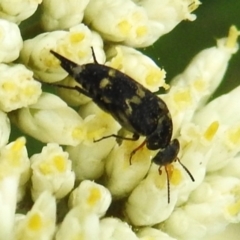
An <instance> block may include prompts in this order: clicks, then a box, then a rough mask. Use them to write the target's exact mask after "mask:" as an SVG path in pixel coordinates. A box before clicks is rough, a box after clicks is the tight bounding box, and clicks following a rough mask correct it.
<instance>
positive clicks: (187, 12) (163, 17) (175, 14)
mask: <svg viewBox="0 0 240 240" xmlns="http://www.w3.org/2000/svg"><path fill="white" fill-rule="evenodd" d="M133 1H135V2H136V3H137V4H138V5H140V6H142V7H143V8H144V9H145V11H146V12H147V15H148V17H149V19H150V20H152V21H155V22H158V23H160V24H161V26H162V28H160V31H159V33H158V37H160V36H162V35H164V34H166V33H168V32H170V31H171V30H172V29H173V28H174V27H176V26H177V25H178V24H179V23H180V22H181V21H183V20H189V21H194V20H195V19H196V15H195V14H192V13H191V12H192V11H194V10H196V9H197V8H198V6H199V5H200V4H201V3H200V1H198V0H165V1H158V0H133Z"/></svg>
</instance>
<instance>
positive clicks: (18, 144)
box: [11, 137, 26, 152]
mask: <svg viewBox="0 0 240 240" xmlns="http://www.w3.org/2000/svg"><path fill="white" fill-rule="evenodd" d="M25 144H26V139H25V138H24V137H21V138H18V139H17V140H16V141H15V142H14V144H13V145H12V147H11V150H12V151H13V152H19V151H21V150H22V148H23V147H24V146H25Z"/></svg>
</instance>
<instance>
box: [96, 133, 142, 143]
mask: <svg viewBox="0 0 240 240" xmlns="http://www.w3.org/2000/svg"><path fill="white" fill-rule="evenodd" d="M110 137H115V138H117V139H121V140H129V141H137V140H138V139H139V135H138V134H135V133H134V134H133V136H132V137H131V138H130V137H123V136H120V135H117V134H110V135H107V136H104V137H102V138H99V139H97V140H93V141H94V142H99V141H102V140H103V139H106V138H110Z"/></svg>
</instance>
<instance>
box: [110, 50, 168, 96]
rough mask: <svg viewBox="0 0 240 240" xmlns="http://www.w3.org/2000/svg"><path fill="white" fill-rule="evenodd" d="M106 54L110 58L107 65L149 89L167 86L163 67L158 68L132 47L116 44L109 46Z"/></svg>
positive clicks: (154, 89)
mask: <svg viewBox="0 0 240 240" xmlns="http://www.w3.org/2000/svg"><path fill="white" fill-rule="evenodd" d="M106 55H107V58H111V61H110V62H107V65H109V66H110V67H113V68H116V69H118V70H120V71H121V72H124V73H126V74H127V75H129V76H130V77H132V78H133V79H134V80H136V81H138V82H139V83H141V84H142V85H143V86H144V87H146V88H147V89H149V90H150V91H152V92H156V91H158V90H159V88H160V87H164V88H166V89H167V88H168V85H167V84H166V83H165V81H164V79H165V76H166V72H165V71H164V69H160V68H159V67H158V66H157V65H156V64H155V63H154V62H153V60H152V59H150V58H149V57H147V56H146V55H144V54H142V53H141V52H139V51H137V50H135V49H134V48H130V47H125V46H121V45H116V46H112V47H111V48H109V49H108V50H107V53H106ZM136 69H137V71H136Z"/></svg>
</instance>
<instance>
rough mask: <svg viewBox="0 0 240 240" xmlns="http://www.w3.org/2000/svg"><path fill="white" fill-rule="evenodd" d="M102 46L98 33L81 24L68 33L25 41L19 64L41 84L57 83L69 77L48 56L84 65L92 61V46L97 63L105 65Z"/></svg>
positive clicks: (59, 32)
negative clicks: (27, 69) (23, 65)
mask: <svg viewBox="0 0 240 240" xmlns="http://www.w3.org/2000/svg"><path fill="white" fill-rule="evenodd" d="M102 45H103V43H102V39H101V38H100V36H99V35H98V34H97V33H95V32H92V31H91V30H90V29H89V28H88V27H87V26H85V25H84V24H79V25H76V26H74V27H72V28H70V29H69V31H64V30H59V31H53V32H48V33H42V34H40V35H38V36H36V37H35V38H33V39H29V40H26V41H24V44H23V49H22V51H21V55H20V60H21V61H22V62H23V63H24V64H25V65H27V66H28V67H29V68H31V69H32V71H33V72H34V74H35V75H36V77H38V78H39V79H40V80H41V81H45V82H57V81H60V80H63V79H64V78H65V77H66V76H67V75H68V74H67V72H65V71H64V70H63V69H62V68H61V67H60V65H59V61H58V60H57V59H56V58H55V57H54V56H53V55H52V54H51V53H50V50H51V49H52V50H55V51H56V52H58V53H60V54H62V55H63V56H65V57H66V58H69V59H70V60H72V61H74V62H76V63H79V64H83V63H86V62H89V61H92V60H93V58H92V52H91V46H92V47H94V51H95V53H96V56H97V59H98V61H99V62H104V59H105V55H104V53H103V50H102Z"/></svg>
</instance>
